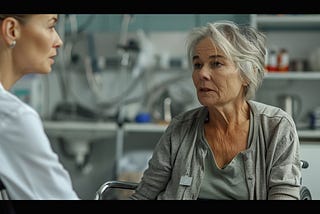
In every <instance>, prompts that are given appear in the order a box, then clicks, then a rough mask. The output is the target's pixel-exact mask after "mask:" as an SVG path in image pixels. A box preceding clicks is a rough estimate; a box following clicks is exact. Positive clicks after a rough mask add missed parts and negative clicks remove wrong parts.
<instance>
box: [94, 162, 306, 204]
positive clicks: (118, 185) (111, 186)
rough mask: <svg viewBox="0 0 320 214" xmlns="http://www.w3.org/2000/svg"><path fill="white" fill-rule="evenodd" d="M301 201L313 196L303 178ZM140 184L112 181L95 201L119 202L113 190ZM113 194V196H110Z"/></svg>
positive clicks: (97, 193)
mask: <svg viewBox="0 0 320 214" xmlns="http://www.w3.org/2000/svg"><path fill="white" fill-rule="evenodd" d="M308 167H309V163H308V162H307V161H305V160H301V168H302V169H306V168H308ZM300 185H301V186H300V200H312V195H311V192H310V190H309V189H308V187H306V186H304V185H303V182H302V176H301V179H300ZM137 186H138V183H136V182H128V181H117V180H111V181H107V182H105V183H104V184H102V185H101V186H100V188H99V189H98V191H97V192H96V195H95V200H108V199H112V200H118V198H117V194H116V193H115V192H114V191H113V190H116V189H117V190H130V191H134V190H135V189H136V187H137ZM108 194H111V196H108Z"/></svg>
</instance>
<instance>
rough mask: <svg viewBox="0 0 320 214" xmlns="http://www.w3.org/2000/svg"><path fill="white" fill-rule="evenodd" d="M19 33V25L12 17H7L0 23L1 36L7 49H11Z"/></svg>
mask: <svg viewBox="0 0 320 214" xmlns="http://www.w3.org/2000/svg"><path fill="white" fill-rule="evenodd" d="M19 33H20V23H19V21H18V20H16V19H15V18H13V17H7V18H5V19H3V20H2V22H1V36H2V38H3V40H4V42H5V43H6V44H7V46H8V47H12V46H13V45H14V44H15V42H16V40H17V38H18V37H19Z"/></svg>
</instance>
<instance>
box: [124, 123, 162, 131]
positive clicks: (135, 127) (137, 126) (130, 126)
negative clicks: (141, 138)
mask: <svg viewBox="0 0 320 214" xmlns="http://www.w3.org/2000/svg"><path fill="white" fill-rule="evenodd" d="M166 128H167V124H154V123H126V124H125V125H124V130H125V131H128V132H161V133H162V132H164V131H165V129H166Z"/></svg>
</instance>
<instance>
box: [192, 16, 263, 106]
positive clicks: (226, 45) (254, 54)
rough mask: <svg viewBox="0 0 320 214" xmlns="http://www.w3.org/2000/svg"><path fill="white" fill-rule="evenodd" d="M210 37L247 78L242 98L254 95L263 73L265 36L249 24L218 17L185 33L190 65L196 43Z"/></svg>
mask: <svg viewBox="0 0 320 214" xmlns="http://www.w3.org/2000/svg"><path fill="white" fill-rule="evenodd" d="M207 37H210V38H211V39H212V41H213V42H214V43H215V45H216V46H217V47H218V48H219V49H221V50H222V51H223V52H224V54H225V55H226V57H227V58H228V59H229V60H231V61H233V62H234V63H235V66H236V67H237V68H238V69H239V71H240V76H241V78H243V80H245V81H246V82H248V86H247V87H246V89H245V99H247V100H249V99H252V98H254V97H255V94H256V91H257V90H258V88H259V87H260V86H261V84H262V81H263V78H264V74H265V56H266V53H267V49H266V36H265V35H264V34H263V33H261V32H259V31H258V30H257V29H255V28H253V27H251V26H248V25H243V26H240V25H237V24H236V23H234V22H232V21H224V20H223V21H218V22H214V23H208V24H207V25H205V26H202V27H197V28H194V29H193V30H191V32H190V33H189V34H188V37H187V56H188V61H189V63H190V65H191V64H192V57H193V54H194V49H195V46H196V45H197V44H198V43H199V42H200V41H201V40H202V39H204V38H207Z"/></svg>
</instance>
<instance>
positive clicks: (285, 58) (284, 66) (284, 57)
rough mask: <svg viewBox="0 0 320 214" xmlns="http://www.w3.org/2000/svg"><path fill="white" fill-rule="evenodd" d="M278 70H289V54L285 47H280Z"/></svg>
mask: <svg viewBox="0 0 320 214" xmlns="http://www.w3.org/2000/svg"><path fill="white" fill-rule="evenodd" d="M277 61H278V62H277V63H278V71H279V72H287V71H289V54H288V51H287V50H286V49H285V48H282V49H280V52H279V53H278V57H277Z"/></svg>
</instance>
